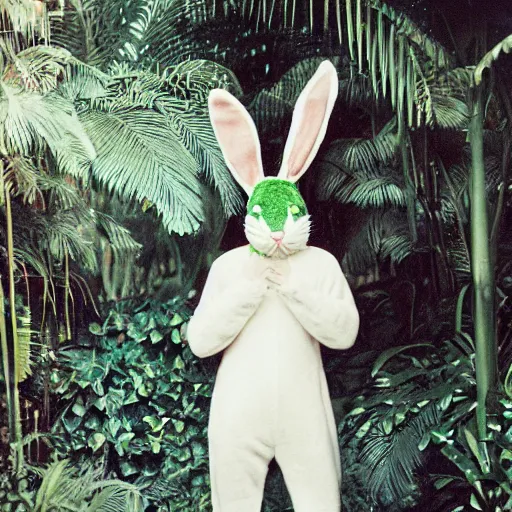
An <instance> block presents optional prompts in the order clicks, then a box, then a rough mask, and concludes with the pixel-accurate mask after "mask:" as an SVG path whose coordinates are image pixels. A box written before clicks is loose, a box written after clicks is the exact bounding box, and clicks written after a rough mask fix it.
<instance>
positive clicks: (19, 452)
mask: <svg viewBox="0 0 512 512" xmlns="http://www.w3.org/2000/svg"><path fill="white" fill-rule="evenodd" d="M4 190H5V189H4ZM5 213H6V220H7V259H8V268H9V305H10V307H11V323H12V346H13V359H14V363H13V395H14V397H13V398H14V400H13V406H14V407H13V408H14V442H15V443H16V463H15V469H16V472H17V473H19V472H20V471H21V469H22V467H23V446H22V444H21V440H22V437H23V434H22V430H21V412H20V397H19V389H18V382H19V375H20V371H19V363H20V361H19V352H18V348H19V346H18V323H17V315H16V291H15V289H14V242H13V231H12V211H11V196H10V194H9V190H5Z"/></svg>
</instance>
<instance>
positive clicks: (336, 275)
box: [280, 258, 359, 349]
mask: <svg viewBox="0 0 512 512" xmlns="http://www.w3.org/2000/svg"><path fill="white" fill-rule="evenodd" d="M326 263H327V262H326ZM322 266H323V268H324V270H325V275H324V276H322V279H321V281H320V283H319V285H318V286H316V287H315V286H308V285H307V284H305V285H303V286H297V287H293V286H289V285H285V284H283V286H282V287H281V290H280V293H281V295H282V297H283V299H284V301H285V303H286V305H287V306H288V308H289V309H290V310H291V312H292V313H293V315H294V316H295V317H296V318H297V320H298V321H299V322H300V324H301V325H302V327H304V329H305V330H306V331H307V332H308V333H309V334H310V335H311V336H312V337H313V338H315V339H316V340H317V341H319V342H320V343H322V344H323V345H325V346H327V347H329V348H333V349H347V348H350V347H351V346H352V345H353V344H354V342H355V340H356V336H357V332H358V330H359V313H358V312H357V308H356V305H355V302H354V298H353V296H352V292H351V291H350V288H349V285H348V283H347V280H346V279H345V276H344V275H343V272H342V271H341V268H340V266H339V264H338V262H337V261H336V260H335V259H334V258H333V259H332V261H331V262H330V264H326V265H325V266H324V265H323V262H322Z"/></svg>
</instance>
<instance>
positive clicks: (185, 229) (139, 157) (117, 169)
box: [80, 106, 203, 234]
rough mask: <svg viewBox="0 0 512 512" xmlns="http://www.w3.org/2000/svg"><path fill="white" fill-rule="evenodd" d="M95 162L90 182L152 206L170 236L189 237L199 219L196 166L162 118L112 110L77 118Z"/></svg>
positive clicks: (131, 110)
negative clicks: (87, 136)
mask: <svg viewBox="0 0 512 512" xmlns="http://www.w3.org/2000/svg"><path fill="white" fill-rule="evenodd" d="M80 119H81V121H82V123H83V124H84V127H85V129H86V130H87V132H88V133H89V134H90V137H91V140H92V142H93V143H94V144H95V146H96V148H97V151H98V157H97V158H96V160H95V161H94V165H93V169H92V172H93V176H94V177H95V178H96V179H97V180H98V181H99V182H100V183H102V184H104V185H106V187H107V188H108V189H109V190H110V191H113V192H116V193H118V194H120V195H121V196H123V197H125V198H126V199H128V200H131V199H137V200H138V201H139V202H141V203H142V202H143V201H148V202H149V203H150V204H151V205H154V206H155V208H156V210H157V212H158V214H160V215H161V216H162V221H163V223H164V225H165V227H166V228H167V229H168V231H169V232H172V231H176V232H177V233H179V234H183V233H191V232H194V231H196V230H197V229H198V227H199V224H200V222H201V221H202V219H203V212H202V205H201V198H200V194H199V185H198V181H197V170H198V169H197V162H196V161H195V160H194V158H193V157H192V155H191V154H190V153H189V152H188V151H187V149H186V148H185V146H184V145H183V144H182V143H181V142H180V140H179V137H178V135H177V134H176V133H175V130H174V129H173V126H172V125H171V124H170V123H168V122H167V119H166V117H165V116H163V115H162V114H159V113H157V112H154V111H150V110H142V109H135V108H123V107H115V106H113V107H112V108H111V109H110V110H108V111H100V110H89V111H86V112H84V113H82V114H81V115H80Z"/></svg>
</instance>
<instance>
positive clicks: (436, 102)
mask: <svg viewBox="0 0 512 512" xmlns="http://www.w3.org/2000/svg"><path fill="white" fill-rule="evenodd" d="M431 98H432V109H433V116H434V122H435V124H437V125H438V126H440V127H441V128H446V129H452V130H463V129H466V128H467V126H468V123H469V108H468V105H467V103H466V102H465V101H464V100H462V99H459V98H457V97H454V96H445V95H441V94H437V93H435V92H432V95H431Z"/></svg>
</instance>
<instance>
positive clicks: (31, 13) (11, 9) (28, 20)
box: [0, 0, 49, 43]
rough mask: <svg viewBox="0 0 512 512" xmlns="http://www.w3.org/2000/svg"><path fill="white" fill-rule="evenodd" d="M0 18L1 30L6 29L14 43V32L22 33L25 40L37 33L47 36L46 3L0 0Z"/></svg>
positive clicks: (29, 0)
mask: <svg viewBox="0 0 512 512" xmlns="http://www.w3.org/2000/svg"><path fill="white" fill-rule="evenodd" d="M0 19H1V22H2V27H4V28H3V29H2V30H6V29H10V30H6V32H7V35H8V36H10V37H11V39H12V41H13V42H14V43H17V40H16V39H17V38H16V37H14V34H16V33H20V34H22V36H23V38H24V39H25V40H28V41H29V40H30V39H33V38H34V37H35V34H36V33H39V34H40V35H41V37H43V38H47V37H48V36H49V23H48V12H47V9H46V3H44V2H34V1H33V0H0Z"/></svg>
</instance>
